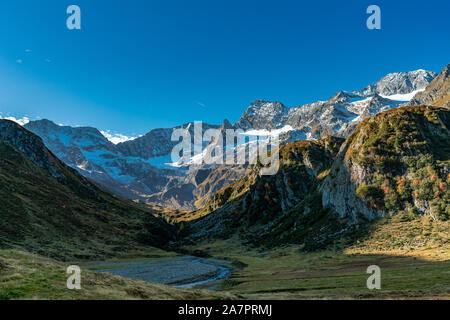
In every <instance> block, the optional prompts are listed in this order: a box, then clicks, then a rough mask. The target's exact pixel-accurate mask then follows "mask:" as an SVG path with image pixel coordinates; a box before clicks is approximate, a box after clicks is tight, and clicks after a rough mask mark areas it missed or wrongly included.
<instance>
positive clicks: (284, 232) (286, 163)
mask: <svg viewBox="0 0 450 320" xmlns="http://www.w3.org/2000/svg"><path fill="white" fill-rule="evenodd" d="M342 142H343V139H340V138H334V137H328V138H324V139H321V140H317V141H296V142H291V143H288V144H286V145H285V146H283V147H281V149H280V170H279V171H278V173H277V174H276V175H274V176H260V175H259V172H260V165H256V166H255V167H254V168H253V170H252V171H251V172H250V173H248V174H247V175H246V176H244V177H243V178H242V179H240V180H238V181H236V182H234V183H233V184H231V185H230V186H228V187H225V188H223V189H222V190H220V191H219V192H217V193H216V194H215V195H214V197H213V199H212V200H211V201H210V202H209V203H208V204H207V205H206V206H205V207H204V208H203V209H201V210H199V211H197V212H196V213H195V217H196V218H200V219H198V220H195V221H193V222H191V223H189V224H187V228H186V233H188V234H189V236H188V239H189V241H201V240H205V239H215V238H228V237H231V236H233V235H235V234H237V235H239V237H240V238H241V239H242V240H243V241H244V242H248V243H254V244H255V243H259V244H264V245H267V246H275V245H277V244H281V243H286V242H289V241H291V240H290V239H294V238H296V239H297V240H299V239H302V241H308V242H311V241H313V240H312V238H311V236H312V233H309V235H308V233H304V232H303V231H305V229H303V227H302V223H303V222H304V221H302V219H303V220H305V221H306V220H308V219H314V218H312V216H314V217H317V215H319V216H322V215H325V214H326V212H327V210H326V209H324V208H322V207H321V204H320V201H317V197H318V193H317V188H318V186H319V184H320V181H321V180H322V179H323V177H324V176H326V174H327V172H328V169H329V167H330V166H331V164H332V162H333V158H334V156H335V155H336V154H337V152H338V151H339V147H340V145H341V143H342ZM201 217H203V218H201ZM297 218H298V221H296V220H297ZM313 225H314V228H316V227H317V226H316V225H315V222H314V221H313ZM330 226H331V224H330ZM338 226H339V224H336V226H335V227H336V228H337V227H338ZM335 227H333V228H335ZM298 232H301V233H302V234H299V233H298ZM305 237H306V238H308V240H306V238H305Z"/></svg>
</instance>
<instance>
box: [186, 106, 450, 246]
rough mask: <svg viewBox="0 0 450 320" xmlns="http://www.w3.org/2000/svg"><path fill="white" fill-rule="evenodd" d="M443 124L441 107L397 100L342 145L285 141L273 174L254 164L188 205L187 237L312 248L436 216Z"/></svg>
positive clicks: (446, 118) (446, 173)
mask: <svg viewBox="0 0 450 320" xmlns="http://www.w3.org/2000/svg"><path fill="white" fill-rule="evenodd" d="M449 128H450V110H449V109H447V108H439V107H425V106H418V107H402V108H397V109H394V110H389V111H386V112H383V113H380V114H377V115H375V116H372V117H369V118H367V119H366V120H364V121H363V122H362V123H361V124H360V125H359V126H358V127H357V128H356V129H355V132H354V133H353V134H352V135H350V137H348V138H347V139H346V140H345V142H343V143H342V141H343V139H341V140H339V138H332V137H328V138H326V139H320V140H317V141H298V142H293V143H288V144H286V145H284V146H282V147H281V149H280V157H281V160H280V161H281V163H282V165H281V168H280V170H279V172H278V173H277V174H276V175H275V176H259V168H258V166H256V167H255V168H254V170H252V171H251V172H250V173H249V174H247V175H246V176H245V177H244V178H242V179H240V180H238V181H236V182H234V183H233V184H231V185H230V186H229V187H226V188H224V189H222V190H220V191H219V192H218V193H216V194H215V195H214V197H213V199H212V200H211V201H210V202H209V203H208V204H207V205H206V206H205V207H204V208H203V209H201V210H198V211H197V212H196V213H195V214H194V215H195V216H196V217H198V218H199V219H198V220H196V221H193V222H191V223H188V225H187V226H188V227H187V228H186V230H188V231H186V232H190V235H189V240H190V241H204V240H206V239H217V238H229V237H233V236H238V237H239V238H240V239H241V241H243V242H244V243H252V244H257V245H265V246H274V245H278V244H285V243H296V244H304V245H305V246H304V248H305V250H313V249H317V248H324V247H326V246H328V245H330V244H332V243H337V242H339V243H350V242H352V241H354V240H355V239H357V237H358V235H361V234H363V231H364V230H366V229H367V227H368V226H369V225H370V223H369V222H371V221H373V220H375V219H377V218H380V217H389V216H392V215H396V214H398V213H399V212H407V213H408V214H410V215H412V216H419V215H428V216H430V217H431V218H432V219H433V220H434V221H446V220H448V219H450V206H449V203H450V189H449V187H448V185H449V183H450V131H449ZM341 143H342V144H341Z"/></svg>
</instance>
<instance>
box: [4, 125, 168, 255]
mask: <svg viewBox="0 0 450 320" xmlns="http://www.w3.org/2000/svg"><path fill="white" fill-rule="evenodd" d="M0 217H1V219H0V248H18V249H25V250H27V251H29V252H33V253H37V254H40V255H44V256H47V257H52V258H55V259H58V260H61V261H68V260H74V259H77V260H96V259H97V260H98V259H104V258H107V257H113V256H120V255H121V254H124V253H125V252H127V253H129V252H133V251H143V250H146V246H148V245H152V246H159V247H161V246H164V245H166V244H167V242H168V241H170V240H172V239H173V237H174V236H173V234H174V233H173V232H172V227H171V226H170V225H168V224H166V223H165V222H163V221H162V219H157V218H155V217H153V216H152V214H151V213H150V212H148V211H144V210H142V209H140V208H138V207H136V206H135V205H134V204H133V203H131V202H125V201H124V200H122V199H119V198H117V197H114V196H112V195H110V194H108V193H105V192H103V191H102V190H100V189H99V188H97V187H96V186H95V185H93V184H92V183H91V182H89V181H88V180H87V179H85V178H83V177H82V176H81V175H79V174H78V173H77V172H76V171H75V170H73V169H71V168H69V167H67V166H66V165H64V164H63V163H62V162H61V161H59V160H58V159H57V158H56V157H55V156H54V155H53V154H52V153H51V152H50V151H49V150H48V149H47V148H45V146H44V145H43V143H42V140H41V139H40V138H39V137H37V136H35V135H34V134H32V133H30V132H29V131H27V130H25V129H23V128H21V127H20V126H18V125H17V124H15V123H13V122H10V121H7V120H0Z"/></svg>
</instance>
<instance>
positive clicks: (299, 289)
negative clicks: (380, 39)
mask: <svg viewBox="0 0 450 320" xmlns="http://www.w3.org/2000/svg"><path fill="white" fill-rule="evenodd" d="M449 69H450V64H449V65H447V66H446V67H445V68H444V70H442V71H441V72H440V73H439V74H437V73H435V72H432V71H426V70H416V71H410V72H396V73H391V74H388V75H386V76H385V77H383V78H382V79H380V80H378V81H377V82H374V83H372V84H370V85H368V86H367V87H365V88H363V89H361V90H358V91H356V90H355V91H339V92H337V93H336V94H335V95H333V96H332V97H331V98H330V99H329V100H327V101H316V102H313V103H309V104H305V105H301V106H292V107H287V106H285V105H283V104H282V103H281V102H278V101H265V100H256V101H254V102H253V103H251V104H250V106H248V108H247V109H246V110H245V111H244V112H243V114H242V116H241V117H240V119H239V120H238V121H237V122H236V123H234V124H232V123H230V122H229V121H228V120H226V119H225V120H224V121H223V123H221V124H203V126H202V131H203V133H204V132H206V130H208V129H218V130H219V131H220V132H221V133H223V134H222V137H225V132H226V130H227V129H241V130H243V131H244V132H245V134H247V135H252V134H257V133H261V132H265V133H266V134H267V135H270V134H271V133H277V134H279V135H280V137H281V145H280V147H279V155H280V168H279V170H278V172H277V173H276V174H275V175H271V176H263V175H261V174H260V170H261V169H262V167H264V165H263V164H261V162H259V161H258V162H257V163H256V164H249V163H245V164H240V165H225V164H221V165H215V164H209V165H207V164H205V163H204V161H203V159H202V155H203V153H201V154H200V156H199V155H197V156H194V157H192V158H190V159H184V160H186V161H184V162H183V163H181V162H173V161H172V160H171V152H172V150H173V148H174V146H175V145H176V144H178V143H179V141H172V140H171V136H172V133H173V131H174V130H175V129H183V130H186V131H187V132H189V133H190V134H191V136H194V123H185V124H182V125H180V126H177V127H174V128H158V129H153V130H151V131H150V132H148V133H147V134H145V135H143V136H140V137H137V138H135V139H132V140H127V141H123V142H120V143H113V142H112V141H110V140H109V139H108V138H107V135H106V134H105V135H104V134H102V132H100V131H99V130H97V129H96V128H91V127H70V126H63V125H57V124H55V123H54V122H52V121H50V120H36V121H30V122H27V123H26V124H23V125H20V124H18V123H16V122H14V121H10V120H6V119H3V120H0V218H1V219H0V299H370V298H382V299H397V298H399V299H414V298H433V299H449V298H450V277H449V276H448V270H449V267H450V260H449V258H450V235H449V231H450V222H449V221H450V189H449V184H450V70H449ZM363 85H364V84H363ZM216 142H217V141H214V142H211V141H204V144H203V149H204V150H206V149H208V148H214V147H215V146H216V145H215V144H214V143H216ZM222 145H223V152H224V153H225V151H227V150H230V149H233V148H236V149H238V148H243V147H246V146H247V145H248V148H249V150H251V146H250V142H245V143H244V145H236V144H234V143H233V144H231V145H230V144H228V145H227V142H226V141H224V143H223V144H222ZM69 263H70V264H78V265H81V266H82V267H83V268H84V269H83V270H86V271H83V272H85V273H83V275H84V277H85V278H83V286H84V287H83V288H84V289H83V290H76V291H70V290H66V289H65V287H64V286H65V283H66V282H65V280H66V278H65V277H66V274H65V271H66V270H65V268H66V266H67V264H69ZM370 265H377V266H379V267H380V268H381V270H382V275H383V280H382V289H381V290H369V289H368V288H367V286H366V280H367V277H368V275H367V273H366V271H367V267H368V266H370ZM150 269H151V270H152V271H151V272H150V271H149V270H150ZM147 273H148V275H147ZM150 273H151V274H150ZM138 274H141V275H142V274H146V276H145V277H144V276H142V277H140V276H136V275H138ZM147 276H148V277H147ZM146 277H147V278H146ZM149 279H151V280H149ZM153 279H157V280H153ZM175 285H176V286H178V287H175ZM183 286H188V287H193V288H194V289H189V288H184V287H183ZM206 289H210V290H206Z"/></svg>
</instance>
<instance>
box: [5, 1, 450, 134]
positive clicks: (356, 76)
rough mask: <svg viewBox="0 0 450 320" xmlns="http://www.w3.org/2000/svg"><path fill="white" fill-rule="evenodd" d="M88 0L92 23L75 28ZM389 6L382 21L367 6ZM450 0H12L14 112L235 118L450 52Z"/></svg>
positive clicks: (9, 59) (140, 120)
mask: <svg viewBox="0 0 450 320" xmlns="http://www.w3.org/2000/svg"><path fill="white" fill-rule="evenodd" d="M70 4H77V5H79V6H80V7H81V11H82V30H81V31H69V30H68V29H67V28H66V18H67V16H68V15H67V14H66V8H67V7H68V5H70ZM370 4H377V5H379V6H380V7H381V16H382V17H381V18H382V22H381V27H382V29H381V30H368V29H367V28H366V19H367V17H368V15H367V14H366V12H365V11H366V8H367V7H368V5H370ZM449 12H450V1H448V0H440V1H437V0H426V1H394V0H389V1H380V0H371V1H364V0H362V1H361V0H359V1H349V0H345V1H344V0H342V1H335V0H333V1H320V0H316V1H299V0H292V1H284V0H277V1H275V0H273V1H265V0H178V1H174V0H160V1H156V0H149V1H143V0H127V1H125V0H115V1H102V0H70V1H65V0H53V1H50V0H39V1H35V0H33V1H32V0H28V1H25V0H14V1H2V3H1V4H0V112H1V113H2V114H3V115H6V114H10V115H14V116H16V117H21V116H24V115H28V116H29V117H30V118H31V119H34V118H36V117H42V118H49V119H51V120H54V121H55V122H57V123H64V124H71V125H89V126H95V127H97V128H99V129H102V130H105V129H110V130H113V131H115V132H121V133H124V134H127V135H133V134H143V133H145V132H147V131H148V130H150V129H152V128H155V127H168V126H172V125H176V124H180V123H185V122H188V121H193V120H201V121H204V122H209V123H221V122H222V120H223V119H224V118H228V119H229V120H230V121H231V122H235V121H236V120H237V119H238V118H239V116H240V115H241V113H242V112H243V111H244V110H245V108H246V107H247V106H248V104H249V103H250V102H252V101H254V100H255V99H268V100H279V101H282V102H283V103H284V104H285V105H287V106H295V105H301V104H304V103H309V102H313V101H316V100H319V99H320V100H323V99H328V98H329V97H330V96H332V95H333V94H334V93H335V92H337V91H339V90H353V89H361V88H362V87H364V86H366V85H368V84H369V83H371V82H373V81H376V80H378V79H379V78H380V77H382V76H384V75H385V74H387V73H389V72H396V71H409V70H415V69H419V68H422V69H428V70H433V71H436V72H439V71H441V69H442V68H443V67H444V66H445V65H446V64H447V63H449V62H450V61H449V60H450V59H449V57H450V55H449V53H450V26H449V24H450V22H449V19H448V14H449Z"/></svg>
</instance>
